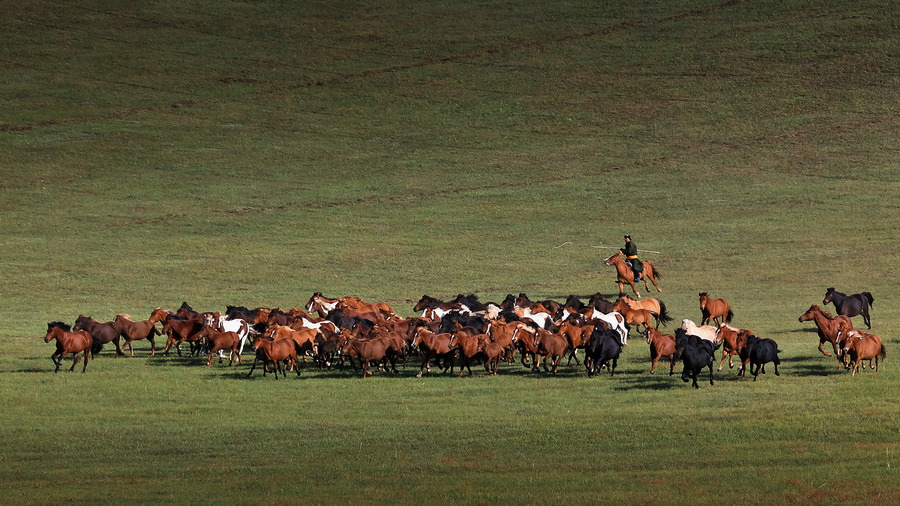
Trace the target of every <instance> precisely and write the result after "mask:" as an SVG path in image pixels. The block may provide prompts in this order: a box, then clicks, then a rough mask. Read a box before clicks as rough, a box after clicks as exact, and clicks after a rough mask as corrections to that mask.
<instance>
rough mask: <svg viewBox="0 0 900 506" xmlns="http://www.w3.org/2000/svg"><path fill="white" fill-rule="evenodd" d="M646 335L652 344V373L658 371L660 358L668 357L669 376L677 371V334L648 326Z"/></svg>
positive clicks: (648, 342) (648, 341)
mask: <svg viewBox="0 0 900 506" xmlns="http://www.w3.org/2000/svg"><path fill="white" fill-rule="evenodd" d="M644 336H645V337H646V338H647V344H649V345H650V360H652V363H651V364H650V374H653V372H654V371H656V363H657V362H659V359H660V358H662V357H666V358H668V359H669V376H671V375H672V374H673V373H674V372H675V334H663V333H662V332H660V331H658V330H656V328H655V327H648V328H647V330H645V331H644Z"/></svg>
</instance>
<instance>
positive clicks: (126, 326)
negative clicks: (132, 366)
mask: <svg viewBox="0 0 900 506" xmlns="http://www.w3.org/2000/svg"><path fill="white" fill-rule="evenodd" d="M113 321H114V322H116V323H118V324H119V325H121V326H122V335H123V336H125V342H124V343H122V355H124V354H125V347H126V346H128V351H129V352H130V353H131V356H132V357H133V356H134V348H133V347H132V346H131V343H132V342H134V341H138V340H140V339H146V340H148V341H150V356H155V355H156V341H155V340H154V339H153V338H154V336H161V335H162V333H160V331H159V330H157V329H156V326H155V325H154V324H153V322H152V321H150V320H144V321H140V322H135V321H131V318H129V317H128V315H127V314H117V315H116V317H115V318H113Z"/></svg>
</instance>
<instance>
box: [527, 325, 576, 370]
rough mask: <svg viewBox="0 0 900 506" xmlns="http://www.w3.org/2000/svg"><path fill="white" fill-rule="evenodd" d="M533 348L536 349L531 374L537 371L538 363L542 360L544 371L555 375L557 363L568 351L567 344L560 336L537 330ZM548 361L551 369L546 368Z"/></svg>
mask: <svg viewBox="0 0 900 506" xmlns="http://www.w3.org/2000/svg"><path fill="white" fill-rule="evenodd" d="M534 347H535V348H536V349H537V351H536V352H535V357H534V367H532V369H531V370H532V372H534V371H537V370H538V362H541V361H542V359H543V361H542V362H543V365H544V371H549V372H552V373H553V374H556V370H557V369H558V368H559V363H560V361H562V357H563V355H565V354H566V350H568V349H569V342H568V341H567V340H566V338H565V337H563V336H562V335H561V334H555V333H553V332H550V331H549V330H544V329H538V330H537V333H536V334H535V335H534ZM548 358H549V359H550V365H552V366H553V369H552V370H551V369H548V368H547V359H548Z"/></svg>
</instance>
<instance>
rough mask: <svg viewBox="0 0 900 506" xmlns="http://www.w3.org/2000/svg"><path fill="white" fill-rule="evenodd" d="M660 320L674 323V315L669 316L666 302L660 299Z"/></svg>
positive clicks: (665, 322)
mask: <svg viewBox="0 0 900 506" xmlns="http://www.w3.org/2000/svg"><path fill="white" fill-rule="evenodd" d="M658 319H659V321H660V323H662V324H663V325H666V324H667V323H672V319H673V318H672V317H671V316H669V312H668V311H667V310H666V304H665V303H664V302H663V301H659V318H658Z"/></svg>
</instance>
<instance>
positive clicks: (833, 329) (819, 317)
mask: <svg viewBox="0 0 900 506" xmlns="http://www.w3.org/2000/svg"><path fill="white" fill-rule="evenodd" d="M798 320H799V321H801V322H808V321H810V320H812V321H813V322H815V324H816V330H818V332H819V351H820V352H822V355H825V356H826V357H830V356H831V353H828V352H827V351H825V350H823V349H822V346H823V345H824V344H825V343H826V342H829V343H831V346H832V348H833V349H834V355H835V357H837V359H838V364H839V365H838V369H840V368H841V366H840V362H841V358H840V351H839V350H838V334H839V333H840V327H841V323H842V322H844V323H846V324H847V325H848V326H849V328H853V324H852V322H851V321H850V318H848V317H846V316H844V315H840V316H836V317H833V316H831V313H829V312H827V311H823V310H822V309H821V308H820V307H819V306H817V305H815V304H813V305H812V306H809V309H807V310H806V312H805V313H803V314H802V315H800V318H798Z"/></svg>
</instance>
